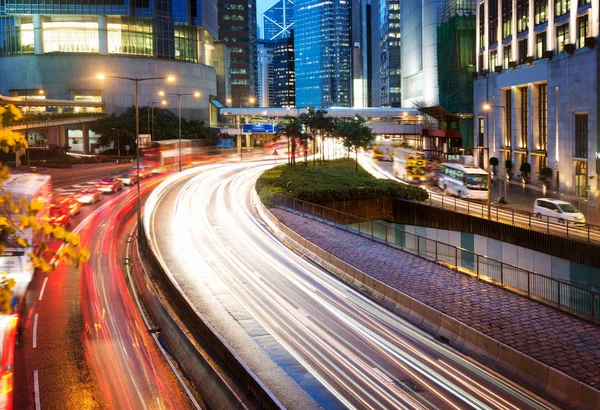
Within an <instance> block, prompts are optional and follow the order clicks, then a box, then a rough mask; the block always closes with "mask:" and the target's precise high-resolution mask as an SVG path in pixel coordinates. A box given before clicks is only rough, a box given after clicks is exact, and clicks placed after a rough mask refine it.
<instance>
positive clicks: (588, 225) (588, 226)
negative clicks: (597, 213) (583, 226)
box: [587, 224, 590, 242]
mask: <svg viewBox="0 0 600 410" xmlns="http://www.w3.org/2000/svg"><path fill="white" fill-rule="evenodd" d="M587 228H588V242H589V241H590V224H587Z"/></svg>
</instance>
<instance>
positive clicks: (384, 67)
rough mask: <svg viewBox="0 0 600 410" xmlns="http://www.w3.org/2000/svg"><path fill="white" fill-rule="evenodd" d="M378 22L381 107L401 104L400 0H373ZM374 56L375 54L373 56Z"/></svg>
mask: <svg viewBox="0 0 600 410" xmlns="http://www.w3.org/2000/svg"><path fill="white" fill-rule="evenodd" d="M375 1H376V2H377V6H378V7H373V9H374V13H378V16H377V17H378V21H377V22H378V23H379V38H378V41H379V50H380V60H379V87H380V88H379V90H377V92H379V97H380V99H381V100H380V102H381V106H382V107H400V106H401V105H402V76H401V68H400V0H375ZM373 57H374V58H376V56H373Z"/></svg>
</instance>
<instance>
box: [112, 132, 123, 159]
mask: <svg viewBox="0 0 600 410" xmlns="http://www.w3.org/2000/svg"><path fill="white" fill-rule="evenodd" d="M111 129H112V130H113V131H117V155H118V156H121V130H120V129H118V128H111Z"/></svg>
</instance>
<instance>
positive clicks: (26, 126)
mask: <svg viewBox="0 0 600 410" xmlns="http://www.w3.org/2000/svg"><path fill="white" fill-rule="evenodd" d="M44 94H46V92H45V91H44V90H42V89H40V90H38V95H44ZM23 98H24V99H25V141H27V148H26V149H25V153H26V154H27V171H28V172H29V171H30V170H31V168H30V166H29V135H28V134H29V96H28V95H25V96H23Z"/></svg>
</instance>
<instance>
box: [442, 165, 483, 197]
mask: <svg viewBox="0 0 600 410" xmlns="http://www.w3.org/2000/svg"><path fill="white" fill-rule="evenodd" d="M438 185H439V187H440V188H442V189H443V190H444V192H449V193H450V194H452V195H456V196H459V197H461V198H463V199H482V200H485V199H487V197H488V188H489V187H488V174H487V172H486V171H484V170H483V169H481V168H477V167H472V166H467V165H460V164H448V163H446V164H441V165H440V167H439V170H438Z"/></svg>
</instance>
